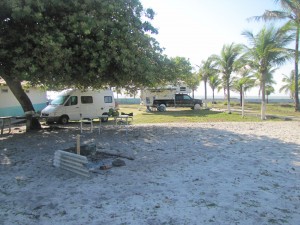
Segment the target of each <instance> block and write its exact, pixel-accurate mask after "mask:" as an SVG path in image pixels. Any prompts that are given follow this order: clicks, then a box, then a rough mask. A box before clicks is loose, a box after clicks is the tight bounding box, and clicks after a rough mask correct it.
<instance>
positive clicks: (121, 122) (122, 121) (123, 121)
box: [80, 115, 133, 135]
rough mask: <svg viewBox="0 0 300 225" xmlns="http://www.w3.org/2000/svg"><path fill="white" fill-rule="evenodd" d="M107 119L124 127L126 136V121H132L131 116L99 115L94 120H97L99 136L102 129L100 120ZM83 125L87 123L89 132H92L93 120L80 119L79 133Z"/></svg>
mask: <svg viewBox="0 0 300 225" xmlns="http://www.w3.org/2000/svg"><path fill="white" fill-rule="evenodd" d="M108 118H113V119H114V121H115V125H118V124H119V125H124V126H125V128H126V135H127V126H128V119H131V120H133V117H132V116H129V115H119V116H108V115H101V116H98V118H94V119H99V127H98V131H99V134H101V129H102V119H108ZM83 123H89V124H90V125H91V132H93V129H94V125H93V119H84V118H83V119H81V120H80V131H81V133H82V124H83Z"/></svg>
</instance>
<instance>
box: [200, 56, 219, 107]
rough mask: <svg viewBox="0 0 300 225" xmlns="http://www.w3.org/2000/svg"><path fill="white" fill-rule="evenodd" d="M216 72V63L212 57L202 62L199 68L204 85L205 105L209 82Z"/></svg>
mask: <svg viewBox="0 0 300 225" xmlns="http://www.w3.org/2000/svg"><path fill="white" fill-rule="evenodd" d="M215 72H216V62H215V61H214V58H213V57H212V56H210V57H208V58H207V59H206V60H202V61H201V65H200V66H199V77H200V80H202V81H203V83H204V99H205V103H206V101H207V81H208V79H209V77H210V76H212V75H213V74H214V73H215Z"/></svg>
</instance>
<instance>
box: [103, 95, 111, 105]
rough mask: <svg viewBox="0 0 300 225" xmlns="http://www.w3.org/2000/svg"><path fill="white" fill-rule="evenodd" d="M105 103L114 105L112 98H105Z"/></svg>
mask: <svg viewBox="0 0 300 225" xmlns="http://www.w3.org/2000/svg"><path fill="white" fill-rule="evenodd" d="M104 103H112V96H104Z"/></svg>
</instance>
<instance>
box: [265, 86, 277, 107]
mask: <svg viewBox="0 0 300 225" xmlns="http://www.w3.org/2000/svg"><path fill="white" fill-rule="evenodd" d="M272 93H275V89H274V87H273V86H271V85H270V84H267V85H266V95H267V104H268V103H269V95H271V94H272Z"/></svg>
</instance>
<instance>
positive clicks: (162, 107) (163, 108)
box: [157, 104, 167, 112]
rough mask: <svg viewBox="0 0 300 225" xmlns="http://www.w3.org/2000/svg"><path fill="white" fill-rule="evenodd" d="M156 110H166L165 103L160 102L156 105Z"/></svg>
mask: <svg viewBox="0 0 300 225" xmlns="http://www.w3.org/2000/svg"><path fill="white" fill-rule="evenodd" d="M157 109H158V111H160V112H165V111H167V107H166V105H165V104H160V105H159V106H158V107H157Z"/></svg>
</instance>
